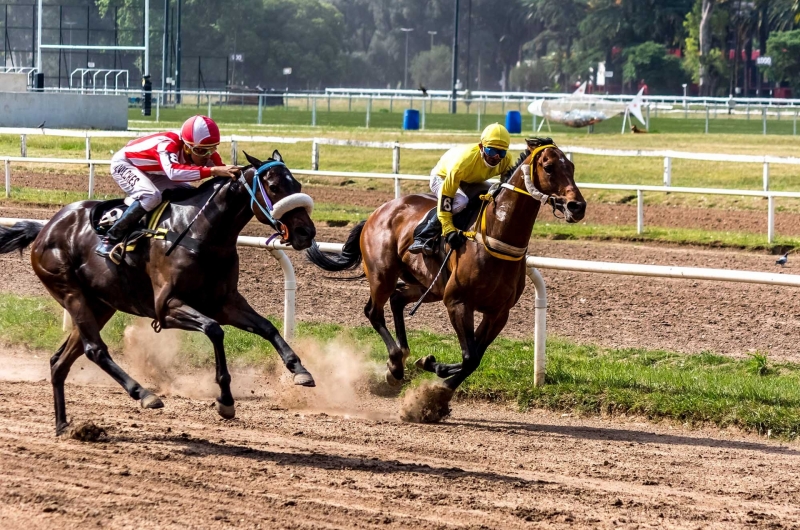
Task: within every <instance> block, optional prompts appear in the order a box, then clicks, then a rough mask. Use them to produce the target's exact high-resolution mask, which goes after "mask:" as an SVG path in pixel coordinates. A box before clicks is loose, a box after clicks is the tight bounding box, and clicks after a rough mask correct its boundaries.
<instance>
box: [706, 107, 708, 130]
mask: <svg viewBox="0 0 800 530" xmlns="http://www.w3.org/2000/svg"><path fill="white" fill-rule="evenodd" d="M706 134H708V104H706Z"/></svg>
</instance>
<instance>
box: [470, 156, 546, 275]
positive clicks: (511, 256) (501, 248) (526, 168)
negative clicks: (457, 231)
mask: <svg viewBox="0 0 800 530" xmlns="http://www.w3.org/2000/svg"><path fill="white" fill-rule="evenodd" d="M548 147H553V148H555V147H556V146H555V144H547V145H541V146H539V147H537V148H535V149H534V150H533V151H532V152H531V155H530V157H531V163H530V164H522V165H521V166H520V169H521V171H522V176H523V179H524V182H525V188H526V189H524V190H523V189H522V188H518V187H516V186H514V185H513V184H509V183H508V182H503V183H502V184H500V186H499V187H498V188H497V189H496V190H497V191H495V192H494V193H492V192H491V191H490V192H489V193H487V194H485V195H482V196H481V199H483V204H482V205H481V211H480V212H479V214H478V222H477V230H475V232H468V233H467V234H466V235H467V237H468V238H470V239H474V240H475V241H476V242H478V243H480V244H482V245H483V246H484V248H485V249H486V251H487V252H488V253H489V254H490V255H491V256H494V257H496V258H499V259H502V260H506V261H519V260H521V259H522V258H523V257H524V256H525V254H526V252H527V250H528V247H527V245H526V246H525V247H516V246H513V245H509V244H507V243H504V242H502V241H500V240H499V239H496V238H493V237H490V236H488V235H486V207H487V206H488V204H489V203H490V202H493V201H494V200H495V199H496V197H497V195H498V194H499V193H500V191H502V190H503V189H507V190H510V191H513V192H515V193H519V194H521V195H526V196H528V197H532V198H533V199H534V200H535V201H538V202H539V203H541V204H542V205H544V204H550V205H551V206H552V207H553V215H554V216H555V217H558V215H557V214H556V212H557V211H558V209H557V205H558V204H559V197H557V196H555V195H548V194H545V193H543V192H542V191H540V190H539V189H538V188H537V187H536V185H535V184H534V182H533V179H531V168H532V167H533V165H534V164H535V161H536V156H537V155H539V154H540V153H541V152H542V151H544V150H545V149H547V148H548Z"/></svg>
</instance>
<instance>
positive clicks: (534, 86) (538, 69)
mask: <svg viewBox="0 0 800 530" xmlns="http://www.w3.org/2000/svg"><path fill="white" fill-rule="evenodd" d="M550 71H551V68H550V66H549V65H548V61H547V60H546V59H539V60H537V61H530V62H526V63H524V64H521V65H519V66H516V67H514V69H513V70H511V73H510V74H509V76H508V80H509V86H510V88H511V90H514V91H530V92H542V91H544V90H546V89H548V88H549V87H550V86H551V85H552V82H553V79H552V77H551V75H550Z"/></svg>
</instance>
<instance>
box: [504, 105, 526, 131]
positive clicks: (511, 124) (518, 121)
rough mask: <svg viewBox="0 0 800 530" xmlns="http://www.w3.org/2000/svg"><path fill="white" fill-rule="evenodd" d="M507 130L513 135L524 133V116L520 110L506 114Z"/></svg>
mask: <svg viewBox="0 0 800 530" xmlns="http://www.w3.org/2000/svg"><path fill="white" fill-rule="evenodd" d="M506 129H508V132H509V133H511V134H520V133H521V132H522V114H520V113H519V111H518V110H509V111H508V112H507V113H506Z"/></svg>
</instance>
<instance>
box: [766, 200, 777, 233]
mask: <svg viewBox="0 0 800 530" xmlns="http://www.w3.org/2000/svg"><path fill="white" fill-rule="evenodd" d="M773 241H775V197H773V196H772V195H770V196H769V198H768V199H767V243H772V242H773Z"/></svg>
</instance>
